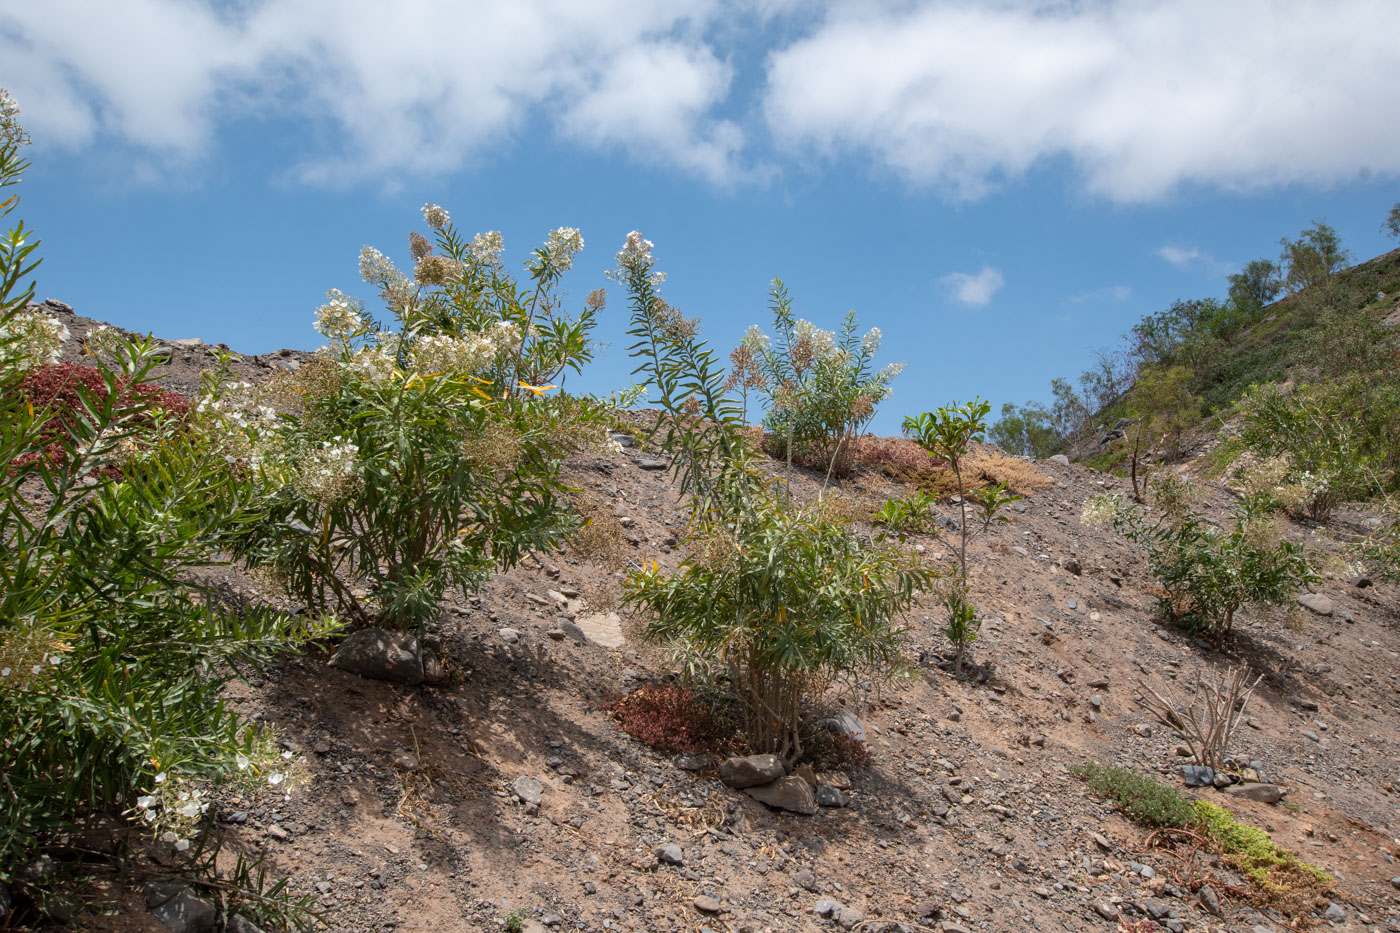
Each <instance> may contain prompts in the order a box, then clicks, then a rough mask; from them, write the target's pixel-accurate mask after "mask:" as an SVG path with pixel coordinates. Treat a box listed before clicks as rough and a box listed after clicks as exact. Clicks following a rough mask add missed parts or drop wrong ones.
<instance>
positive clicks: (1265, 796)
mask: <svg viewBox="0 0 1400 933" xmlns="http://www.w3.org/2000/svg"><path fill="white" fill-rule="evenodd" d="M1223 792H1224V793H1226V794H1229V795H1230V796H1231V797H1243V798H1244V799H1246V800H1257V801H1259V802H1260V803H1278V802H1279V801H1280V800H1282V799H1283V788H1282V787H1279V786H1278V785H1277V784H1256V783H1244V784H1231V785H1230V786H1229V787H1226V788H1224V789H1223Z"/></svg>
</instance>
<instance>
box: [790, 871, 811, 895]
mask: <svg viewBox="0 0 1400 933" xmlns="http://www.w3.org/2000/svg"><path fill="white" fill-rule="evenodd" d="M792 883H793V884H795V885H797V886H798V887H799V888H801V889H802V890H804V891H811V892H813V893H815V892H816V890H817V876H816V875H814V874H812V869H810V868H799V869H798V870H797V872H796V873H795V874H793V876H792Z"/></svg>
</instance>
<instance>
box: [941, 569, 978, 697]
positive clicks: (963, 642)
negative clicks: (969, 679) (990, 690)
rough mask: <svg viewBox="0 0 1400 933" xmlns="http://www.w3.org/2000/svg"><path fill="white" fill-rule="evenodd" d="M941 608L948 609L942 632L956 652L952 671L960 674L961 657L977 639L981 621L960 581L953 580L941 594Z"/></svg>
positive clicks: (964, 586) (961, 666)
mask: <svg viewBox="0 0 1400 933" xmlns="http://www.w3.org/2000/svg"><path fill="white" fill-rule="evenodd" d="M943 608H944V609H946V610H947V611H948V622H947V624H946V625H945V626H944V628H943V634H944V635H946V636H948V640H949V641H950V642H952V643H953V650H954V651H956V652H957V655H956V657H955V658H954V661H953V672H954V673H955V674H959V675H961V674H962V668H963V657H964V655H966V654H967V651H968V649H969V648H971V647H972V643H973V642H974V641H976V640H977V630H978V629H980V628H981V627H982V622H981V620H979V619H978V618H977V610H976V608H974V607H973V605H972V604H971V603H970V602H968V601H967V587H966V585H965V584H964V583H963V582H962V581H956V582H954V583H953V584H952V585H950V586H949V587H948V590H947V592H945V593H944V594H943Z"/></svg>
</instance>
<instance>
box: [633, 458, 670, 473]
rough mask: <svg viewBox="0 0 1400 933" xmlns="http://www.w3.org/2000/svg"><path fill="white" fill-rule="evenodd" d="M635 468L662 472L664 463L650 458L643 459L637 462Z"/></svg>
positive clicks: (664, 466)
mask: <svg viewBox="0 0 1400 933" xmlns="http://www.w3.org/2000/svg"><path fill="white" fill-rule="evenodd" d="M637 466H639V467H640V468H642V469H643V470H664V469H666V461H665V460H653V459H651V458H650V457H643V458H642V459H640V460H638V461H637Z"/></svg>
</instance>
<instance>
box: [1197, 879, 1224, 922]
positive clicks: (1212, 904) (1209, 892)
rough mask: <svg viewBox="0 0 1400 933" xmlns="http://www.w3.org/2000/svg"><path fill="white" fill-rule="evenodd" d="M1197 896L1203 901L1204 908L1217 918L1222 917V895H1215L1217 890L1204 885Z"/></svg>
mask: <svg viewBox="0 0 1400 933" xmlns="http://www.w3.org/2000/svg"><path fill="white" fill-rule="evenodd" d="M1197 896H1198V897H1199V898H1200V899H1201V906H1202V907H1204V908H1205V909H1206V910H1207V911H1209V912H1210V913H1212V914H1214V915H1215V916H1217V917H1218V916H1220V895H1219V894H1216V893H1215V888H1212V887H1211V886H1210V885H1204V886H1203V887H1202V888H1201V890H1200V891H1199V892H1198V894H1197Z"/></svg>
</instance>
